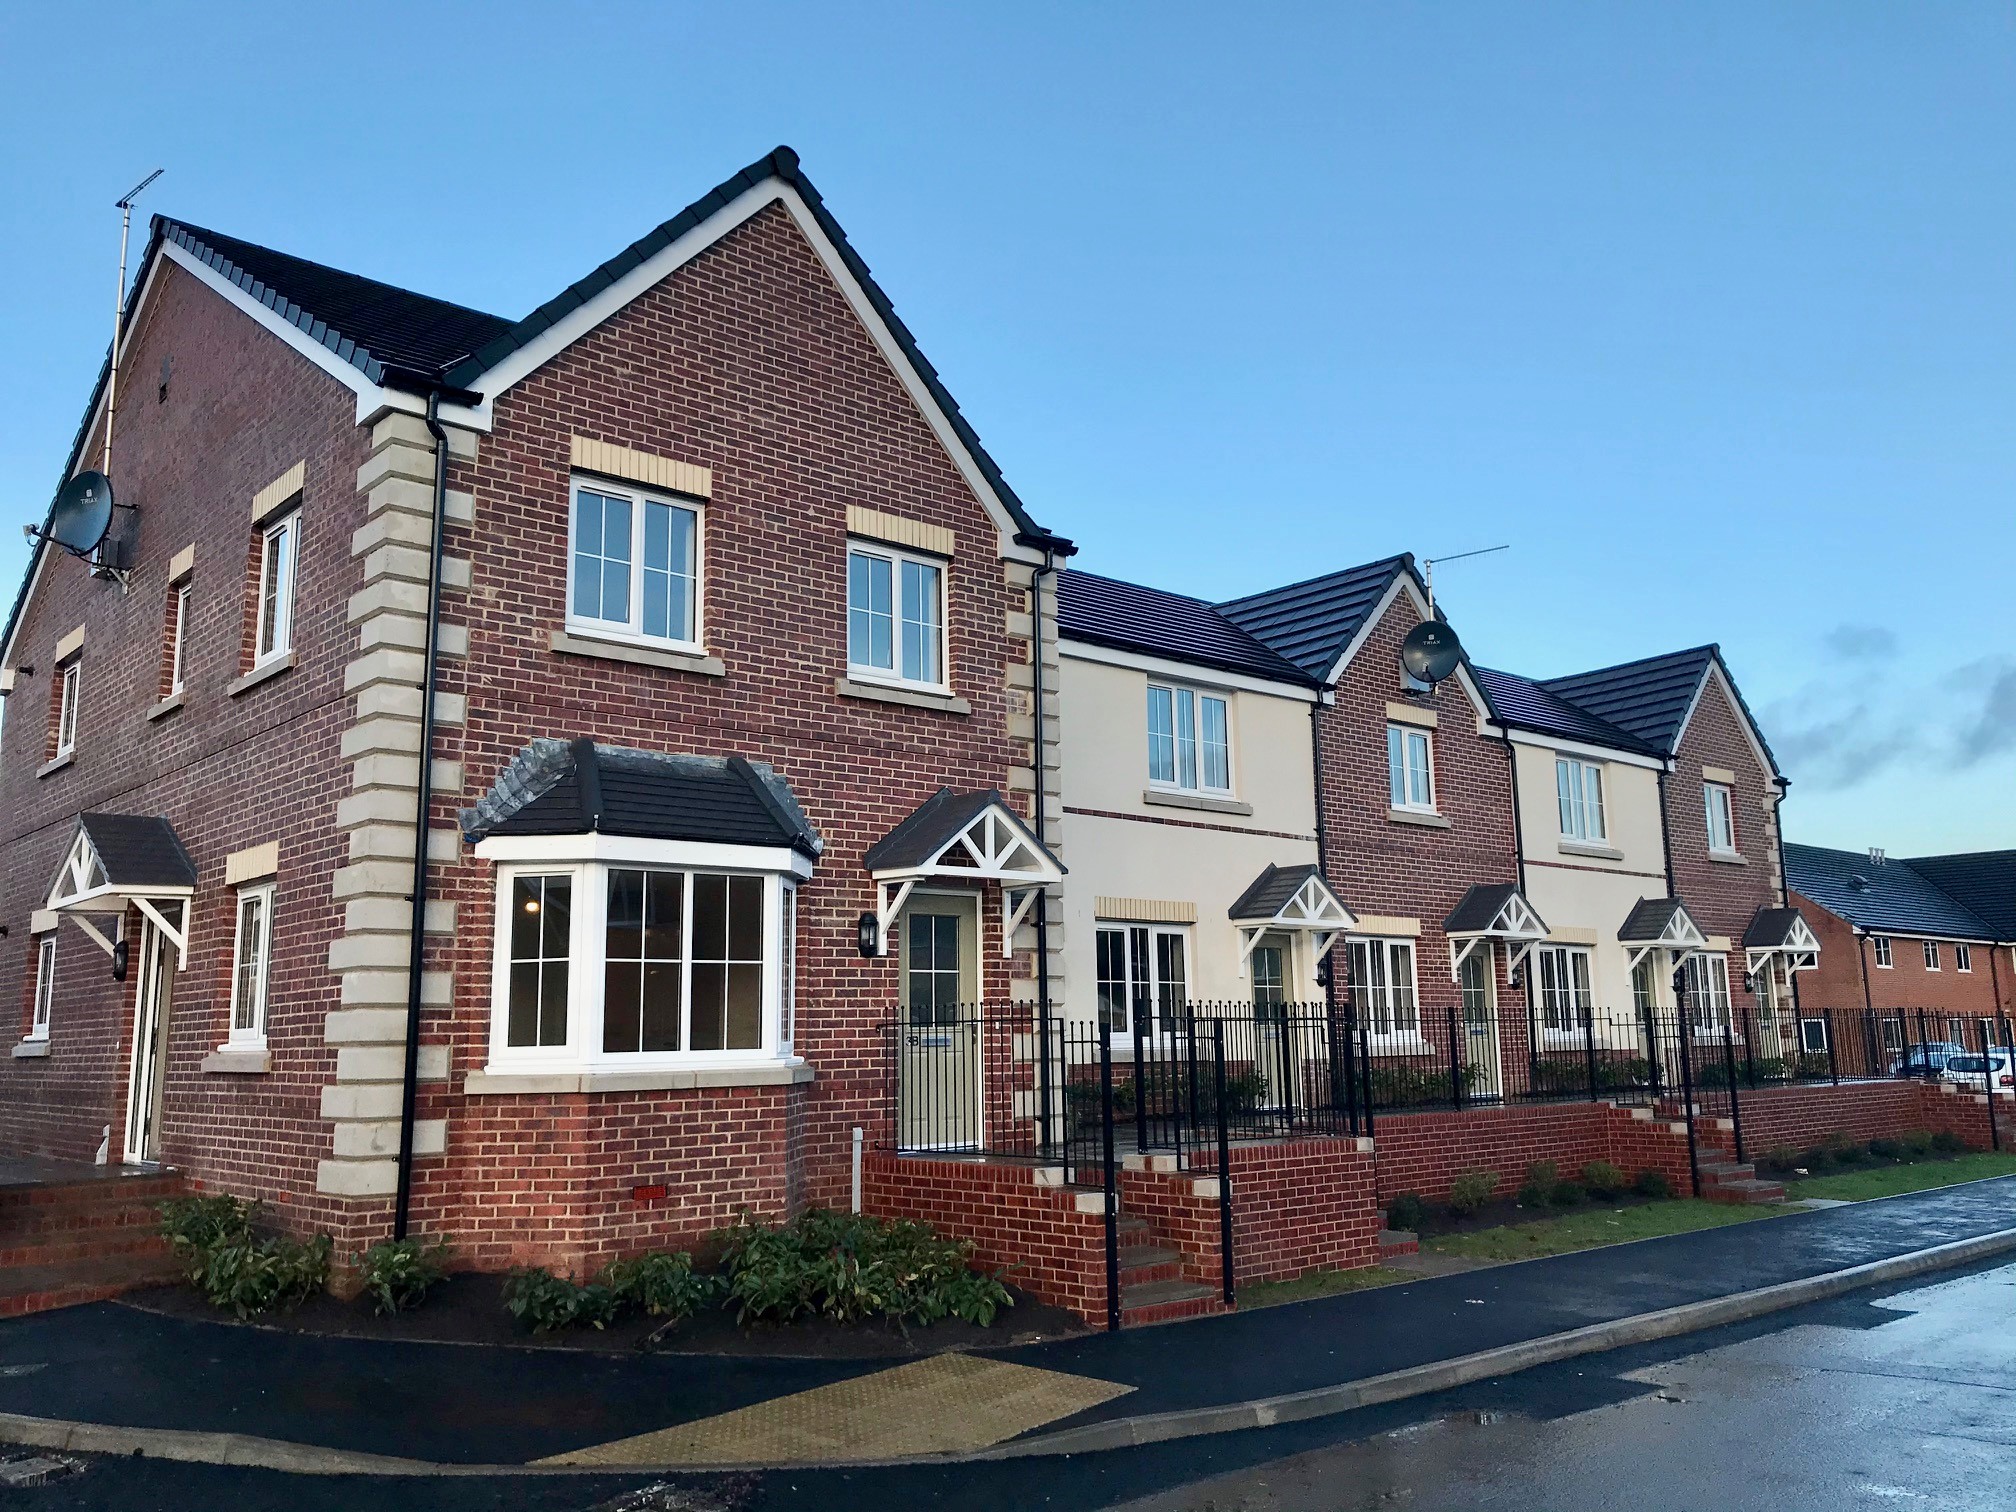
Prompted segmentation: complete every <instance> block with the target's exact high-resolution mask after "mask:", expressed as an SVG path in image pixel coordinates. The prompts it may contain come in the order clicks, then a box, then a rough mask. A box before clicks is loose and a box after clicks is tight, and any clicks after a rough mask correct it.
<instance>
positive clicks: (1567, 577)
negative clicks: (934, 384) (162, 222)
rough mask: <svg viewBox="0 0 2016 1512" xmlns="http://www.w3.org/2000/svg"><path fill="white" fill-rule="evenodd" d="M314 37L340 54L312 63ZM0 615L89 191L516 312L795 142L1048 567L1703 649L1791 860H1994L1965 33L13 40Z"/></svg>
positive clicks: (1986, 482)
mask: <svg viewBox="0 0 2016 1512" xmlns="http://www.w3.org/2000/svg"><path fill="white" fill-rule="evenodd" d="M335 17H340V22H335V23H332V20H331V18H335ZM0 141H4V142H5V143H6V144H7V145H6V147H5V148H4V149H0V151H4V157H0V163H4V167H5V173H4V177H0V182H4V184H5V193H4V194H0V271H4V274H5V287H6V288H7V290H8V291H9V292H8V295H7V297H6V302H5V305H4V310H5V316H4V319H0V415H4V416H5V421H4V424H0V526H4V529H0V580H4V582H5V584H6V589H5V591H6V592H7V593H8V594H10V595H11V591H12V585H13V584H14V583H15V582H17V581H18V579H19V576H20V572H21V570H22V568H23V567H24V565H25V563H26V559H27V557H26V552H25V550H24V548H23V547H22V544H21V538H20V532H19V529H18V524H19V523H21V522H26V521H29V520H33V519H39V517H40V516H41V515H42V513H43V511H44V509H45V508H46V507H47V504H48V500H49V497H50V494H51V492H52V491H53V489H54V486H55V484H56V482H57V474H58V473H59V471H60V469H61V467H62V464H63V459H64V453H65V449H66V448H67V446H68V444H69V442H70V438H71V435H72V433H73V431H74V429H75V427H76V424H77V418H78V415H79V413H80V411H81V409H82V406H83V403H84V401H85V398H86V396H87V392H88V388H89V384H90V382H91V379H92V376H93V374H94V373H95V371H96V368H97V365H98V363H99V361H100V360H101V359H102V356H103V353H104V348H105V342H106V340H107V336H108V334H109V327H110V305H111V288H112V275H113V271H114V266H115V262H116V257H117V233H118V226H117V216H116V213H115V212H114V211H113V210H112V209H111V208H110V206H111V203H112V201H113V200H114V199H115V198H117V196H118V195H119V193H120V192H121V191H122V190H124V189H125V188H126V187H127V186H128V185H129V184H131V183H132V182H133V181H134V180H136V179H138V178H139V177H141V175H142V174H144V173H145V172H146V171H147V170H149V169H151V168H154V167H157V166H158V167H165V168H166V169H167V170H168V171H167V174H166V176H165V177H164V178H163V179H162V180H161V181H160V182H159V183H158V184H156V185H155V186H154V188H153V189H152V190H151V191H150V192H149V194H148V195H147V197H146V199H145V200H144V201H143V208H145V209H149V210H159V211H165V212H169V213H172V214H175V215H178V216H182V217H184V218H187V219H189V220H191V221H193V222H195V223H197V224H201V225H208V226H211V227H214V228H216V229H218V230H222V231H227V232H229V233H231V234H234V235H238V236H243V237H246V238H248V239H250V240H253V241H261V242H266V243H268V244H271V245H273V246H277V247H280V248H283V249H285V250H287V251H291V252H294V253H297V254H299V255H302V256H306V257H312V258H316V259H318V260H321V261H325V262H330V263H334V264H336V265H338V266H341V267H345V268H349V269H353V270H355V271H357V272H361V273H367V274H370V275H372V276H375V277H380V278H384V279H388V280H390V281H393V282H396V283H402V284H407V285H410V286H412V287H414V288H417V289H422V290H425V291H427V292H429V293H433V294H438V295H441V296H443V297H447V298H452V299H456V300H459V301H461V302H463V303H467V304H473V305H477V306H480V307H483V308H486V309H490V310H493V311H496V312H498V313H501V314H506V315H514V316H515V315H519V314H522V313H524V312H525V311H526V310H528V309H530V308H531V307H532V306H533V305H535V304H537V303H538V302H540V301H541V300H542V299H544V298H546V297H547V296H548V295H550V294H551V293H553V292H554V291H556V290H557V289H559V288H560V287H562V286H563V285H564V284H565V283H567V282H568V281H570V280H571V279H573V278H574V277H576V276H578V275H579V274H580V273H582V272H584V271H586V270H587V269H588V268H590V267H592V266H594V265H595V264H596V263H597V262H599V261H600V260H601V259H602V258H604V257H606V256H608V255H609V254H610V253H611V252H613V251H615V250H616V249H618V248H620V247H621V246H623V245H624V244H626V243H627V242H628V241H630V240H631V239H632V238H634V237H636V236H637V235H639V234H641V233H642V232H643V231H645V230H647V229H649V228H650V227H651V226H652V225H654V224H656V223H657V222H658V221H660V220H662V219H663V218H665V217H666V216H668V215H670V214H672V213H673V212H674V211H676V210H677V209H678V208H680V207H681V206H682V205H684V204H685V203H686V202H687V201H688V200H690V199H692V198H694V197H695V196H697V195H698V194H699V193H701V192H702V191H704V190H706V189H707V188H709V187H711V186H712V185H713V184H714V183H716V182H717V181H718V180H720V179H722V178H724V177H726V176H727V175H728V174H729V173H730V172H732V171H734V170H735V169H737V168H739V167H741V166H742V165H743V164H745V163H747V162H749V161H751V160H753V159H754V158H756V157H758V156H759V155H761V154H762V153H763V152H765V151H767V150H768V149H769V148H770V147H771V146H773V145H775V144H776V143H778V142H788V143H790V144H791V145H793V146H794V147H796V148H797V149H798V150H799V152H800V153H801V154H802V155H803V158H804V161H805V166H806V170H807V171H808V173H810V174H811V176H812V177H813V179H814V181H815V182H816V183H818V184H819V186H820V188H821V190H822V191H823V192H824V193H825V195H826V197H827V200H828V202H829V203H830V204H831V206H832V207H833V209H834V210H835V212H836V213H837V214H838V215H839V217H840V219H841V221H842V223H843V224H844V225H846V226H847V228H848V230H849V233H850V234H851V235H852V237H853V238H854V240H855V242H856V244H857V245H858V246H859V247H860V249H861V250H862V252H863V254H864V255H865V256H866V257H867V258H868V260H869V262H870V264H871V265H872V266H873V267H874V268H875V270H876V273H877V275H878V276H879V277H880V278H881V280H882V281H883V283H884V284H885V286H886V287H887V288H888V289H889V291H890V292H891V294H892V296H893V297H894V299H895V300H896V303H897V305H898V308H899V309H900V310H901V312H902V314H903V315H904V317H905V319H906V320H908V321H909V323H910V324H911V326H912V327H913V328H914V329H915V330H916V331H917V332H918V334H919V337H920V339H921V341H922V343H923V346H924V349H925V351H926V352H927V353H928V354H929V355H930V356H931V358H932V359H933V361H934V362H935V363H936V364H937V365H938V367H939V368H940V369H941V370H942V371H943V373H944V374H945V376H946V378H947V381H948V382H949V383H950V384H951V386H952V389H953V391H954V392H955V393H956V394H957V395H958V396H959V398H960V401H961V403H962V405H963V406H964V408H965V409H966V411H967V413H968V414H969V415H970V416H971V417H972V419H973V420H974V422H975V424H976V425H978V427H979V428H980V431H981V433H982V434H983V435H984V436H985V437H986V438H987V441H988V444H989V447H990V449H991V450H992V451H993V452H994V453H995V455H996V456H997V458H998V459H999V460H1000V462H1001V463H1002V466H1003V468H1004V470H1005V471H1006V472H1007V474H1008V476H1009V478H1010V479H1011V480H1012V481H1013V482H1014V483H1015V485H1016V487H1017V489H1018V491H1019V492H1020V493H1021V494H1022V495H1023V497H1024V498H1025V499H1027V500H1028V501H1029V502H1030V503H1031V505H1032V507H1033V508H1034V509H1035V511H1036V513H1037V514H1038V516H1039V517H1040V518H1042V519H1043V520H1044V521H1045V522H1046V523H1048V524H1050V525H1052V526H1054V527H1056V528H1058V529H1060V530H1063V531H1065V532H1066V533H1068V534H1070V535H1072V536H1073V537H1075V538H1076V539H1077V540H1078V541H1079V542H1080V543H1081V545H1082V546H1083V548H1084V552H1083V555H1082V556H1081V558H1080V564H1081V565H1083V566H1086V567H1089V568H1092V569H1094V570H1097V571H1104V572H1110V573H1113V574H1115V575H1118V576H1125V577H1133V578H1137V579H1140V580H1142V581H1146V582H1151V583H1154V584H1157V585H1159V586H1162V587H1167V588H1173V589H1178V590H1181V591H1185V592H1191V593H1196V594H1199V595H1202V596H1206V597H1212V598H1225V597H1231V596H1234V595H1236V594H1240V593H1245V592H1250V591H1253V590H1255V589H1258V588H1261V587H1264V586H1268V585H1270V584H1274V583H1278V582H1282V581H1287V580H1291V579H1294V578H1297V577H1304V576H1309V575H1312V574H1314V573H1317V572H1321V571H1324V570H1328V569H1329V568H1331V567H1335V566H1344V565H1348V564H1350V563H1354V562H1359V561H1364V560H1367V559H1370V558H1373V557H1377V556H1382V555H1385V554H1387V553H1389V552H1392V551H1396V550H1412V551H1414V552H1416V553H1417V554H1420V555H1427V556H1433V555H1436V554H1448V553H1453V552H1457V551H1461V550H1465V549H1468V548H1472V547H1478V546H1488V545H1494V544H1497V543H1498V542H1501V541H1510V542H1511V543H1512V544H1513V549H1512V550H1511V551H1510V552H1506V553H1502V554H1499V555H1496V556H1490V557H1484V558H1481V559H1479V560H1478V561H1475V562H1466V563H1460V564H1452V565H1451V566H1449V567H1448V568H1447V569H1446V571H1445V572H1444V573H1443V574H1442V575H1441V582H1440V584H1439V586H1440V587H1441V589H1442V591H1443V595H1444V602H1445V607H1446V608H1447V610H1448V612H1449V614H1450V617H1451V619H1452V620H1453V621H1454V623H1455V624H1456V626H1457V628H1458V630H1459V631H1460V632H1461V633H1462V634H1463V636H1464V637H1465V639H1466V641H1467V642H1468V643H1469V645H1470V646H1471V648H1472V651H1473V654H1475V655H1477V656H1478V658H1479V659H1480V660H1482V661H1484V662H1486V663H1487V664H1495V665H1499V666H1506V667H1511V668H1514V669H1517V670H1520V671H1523V672H1527V673H1529V674H1533V675H1543V676H1544V675H1551V674H1555V673H1560V672H1567V671H1573V670H1579V669H1581V668H1584V667H1588V666H1592V665H1600V664H1603V663H1607V662H1611V661H1618V660H1623V659H1625V658H1628V657H1633V656H1639V655H1646V654H1650V653H1653V652H1657V651H1661V650H1667V649H1671V648H1674V647H1678V646H1684V645H1693V644H1697V643H1700V642H1702V641H1707V640H1716V641H1719V642H1721V644H1722V646H1723V648H1724V651H1725V654H1726V655H1727V657H1728V659H1729V661H1730V663H1731V665H1732V666H1733V667H1734V669H1735V672H1736V675H1737V678H1738V680H1739V681H1740V682H1741V683H1742V685H1743V688H1744V691H1745V692H1746V694H1747V695H1748V696H1749V699H1750V701H1751V703H1752V705H1753V706H1754V707H1755V708H1756V709H1757V710H1758V711H1759V713H1760V715H1762V717H1763V718H1764V720H1765V723H1766V725H1767V728H1768V734H1769V735H1770V737H1771V739H1772V740H1773V742H1774V744H1775V745H1776V747H1777V749H1778V751H1779V754H1780V757H1781V759H1782V760H1783V762H1784V764H1785V765H1786V767H1787V768H1788V770H1789V772H1790V775H1791V776H1792V777H1793V779H1794V788H1793V793H1792V806H1791V807H1790V808H1789V809H1788V820H1789V830H1790V833H1791V836H1792V838H1794V839H1803V840H1808V841H1812V842H1815V843H1821V844H1839V845H1844V846H1852V847H1860V846H1864V845H1870V844H1883V845H1886V846H1887V847H1888V848H1889V849H1890V851H1891V852H1892V853H1893V854H1912V853H1916V852H1919V851H1925V850H1947V849H1973V848H1979V847H1988V846H2010V845H2016V781H2012V779H2016V636H2012V631H2016V613H2012V609H2011V563H2012V547H2016V523H2012V522H2016V510H2012V503H2016V425H2012V417H2016V280H2012V278H2011V276H2010V269H2011V249H2012V247H2016V153H2012V151H2011V144H2012V143H2016V21H2012V11H2011V8H2010V7H2009V6H2008V5H2007V4H2003V3H1996V4H1990V3H1978V4H1966V3H1942V4H1939V5H1911V6H1899V5H1894V4H1883V5H1872V4H1848V3H1828V4H1817V3H1816V4H1803V5H1768V4H1757V3H1741V4H1689V5H1670V6H1651V5H1637V4H1632V5H1613V6H1602V7H1597V6H1589V5H1584V4H1574V5H1559V6H1556V5H1547V4H1536V3H1525V4H1521V5H1518V6H1504V5H1497V4H1489V5H1484V4H1479V5H1463V4H1445V5H1438V6H1408V5H1379V6H1372V5H1335V4H1332V5H1310V6H1302V7H1297V6H1268V5H1254V6H1237V7H1229V6H1223V5H1185V4H1158V5H1154V6H1148V5H1136V6H1121V5H1099V6H1095V5H1084V4H1079V5H1054V6H1053V5H1045V4H1037V3H1029V0H1024V3H1020V4H1017V5H1014V6H1000V7H994V8H992V14H991V15H984V14H980V13H979V8H978V7H951V6H926V5H881V4H873V3H856V4H851V5H848V6H844V7H843V6H832V5H803V6H785V5H769V4H760V3H743V4H737V5H734V6H720V5H713V6H704V7H703V6H697V5H686V4H658V5H644V6H629V5H588V4H581V5H567V6H559V5H553V6H532V5H514V4H511V3H507V0H493V3H489V4H485V5H480V6H466V7H463V6H436V5H427V4H423V3H411V0H409V3H406V4H401V5H396V6H381V5H371V4H351V5H348V6H345V7H343V8H341V9H340V10H338V9H335V8H330V7H317V8H312V9H311V8H307V7H303V8H299V9H294V8H290V7H288V6H285V5H272V4H261V5H257V6H230V5H223V4H210V5H206V6H204V7H202V8H200V9H197V8H191V7H166V6H146V7H138V6H136V7H119V6H107V5H77V6H43V7H32V8H31V7H10V8H8V9H7V10H6V12H5V13H4V15H0Z"/></svg>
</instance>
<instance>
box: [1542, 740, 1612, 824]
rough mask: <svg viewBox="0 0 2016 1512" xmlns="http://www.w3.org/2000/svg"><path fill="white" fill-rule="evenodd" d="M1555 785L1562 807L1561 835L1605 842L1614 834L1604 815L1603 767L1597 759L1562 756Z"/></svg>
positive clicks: (1555, 770) (1556, 760)
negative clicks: (1595, 760) (1589, 759)
mask: <svg viewBox="0 0 2016 1512" xmlns="http://www.w3.org/2000/svg"><path fill="white" fill-rule="evenodd" d="M1554 788H1555V793H1556V796H1557V797H1558V798H1559V800H1560V807H1561V838H1562V839H1564V840H1579V841H1581V842H1582V843H1584V844H1585V845H1601V844H1602V843H1603V842H1604V841H1605V840H1607V839H1608V838H1609V837H1610V830H1609V826H1608V824H1607V823H1606V822H1605V820H1604V817H1603V768H1602V767H1601V766H1600V765H1598V764H1597V763H1596V762H1593V761H1578V760H1576V759H1575V758H1574V757H1572V756H1559V757H1556V758H1555V761H1554Z"/></svg>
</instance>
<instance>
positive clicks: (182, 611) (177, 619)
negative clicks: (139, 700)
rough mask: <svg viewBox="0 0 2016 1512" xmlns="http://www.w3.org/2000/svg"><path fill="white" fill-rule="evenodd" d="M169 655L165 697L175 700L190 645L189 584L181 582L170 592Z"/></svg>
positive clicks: (180, 685)
mask: <svg viewBox="0 0 2016 1512" xmlns="http://www.w3.org/2000/svg"><path fill="white" fill-rule="evenodd" d="M167 639H168V655H167V661H168V665H167V669H166V676H164V677H163V679H162V681H163V683H164V684H165V689H164V692H163V696H164V697H167V698H173V697H174V696H175V695H176V694H177V693H180V692H181V691H182V682H183V665H182V664H183V656H184V648H185V647H186V646H187V645H188V644H189V584H188V583H187V582H181V583H177V584H175V585H174V587H172V588H170V589H169V590H168V636H167Z"/></svg>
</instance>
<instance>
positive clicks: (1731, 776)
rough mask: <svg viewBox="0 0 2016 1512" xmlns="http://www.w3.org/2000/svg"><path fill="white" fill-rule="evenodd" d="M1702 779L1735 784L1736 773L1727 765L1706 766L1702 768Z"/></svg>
mask: <svg viewBox="0 0 2016 1512" xmlns="http://www.w3.org/2000/svg"><path fill="white" fill-rule="evenodd" d="M1701 780H1702V781H1703V782H1727V783H1731V784H1733V783H1734V782H1735V781H1736V774H1735V773H1734V772H1732V771H1730V770H1729V768H1727V767H1711V766H1704V767H1703V768H1701Z"/></svg>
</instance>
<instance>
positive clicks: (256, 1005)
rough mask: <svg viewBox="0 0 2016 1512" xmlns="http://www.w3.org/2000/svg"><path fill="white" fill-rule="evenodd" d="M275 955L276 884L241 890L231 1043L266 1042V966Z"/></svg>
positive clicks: (233, 959)
mask: <svg viewBox="0 0 2016 1512" xmlns="http://www.w3.org/2000/svg"><path fill="white" fill-rule="evenodd" d="M272 954H273V884H272V883H270V882H269V883H267V884H266V885H265V886H264V887H241V888H240V889H239V890H238V934H237V942H236V944H235V945H234V946H233V948H232V956H231V1035H230V1043H231V1044H233V1045H243V1046H263V1045H264V1044H265V1043H266V980H267V966H268V963H269V962H270V960H271V959H272Z"/></svg>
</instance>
